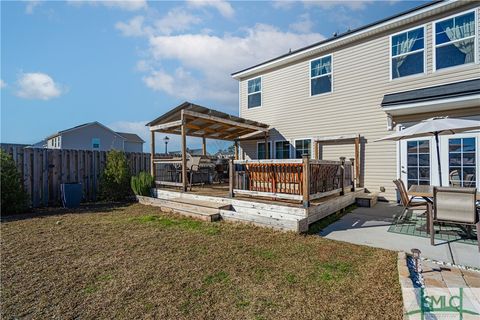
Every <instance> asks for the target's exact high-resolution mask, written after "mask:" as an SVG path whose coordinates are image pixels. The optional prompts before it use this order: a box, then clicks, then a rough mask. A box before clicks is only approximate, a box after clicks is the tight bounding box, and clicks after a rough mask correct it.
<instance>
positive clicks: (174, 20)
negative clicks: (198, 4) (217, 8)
mask: <svg viewBox="0 0 480 320" xmlns="http://www.w3.org/2000/svg"><path fill="white" fill-rule="evenodd" d="M201 21H202V20H201V19H200V18H199V17H197V16H194V15H192V14H190V13H188V12H186V11H185V10H183V9H180V8H175V9H173V10H170V11H169V12H168V13H167V15H166V16H164V17H163V18H161V19H159V20H157V21H155V23H154V26H155V29H156V30H157V31H158V32H159V33H161V34H171V33H173V32H175V31H185V30H188V29H189V28H190V27H191V26H192V25H194V24H198V23H200V22H201Z"/></svg>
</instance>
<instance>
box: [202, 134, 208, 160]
mask: <svg viewBox="0 0 480 320" xmlns="http://www.w3.org/2000/svg"><path fill="white" fill-rule="evenodd" d="M202 155H204V156H206V155H207V138H205V137H202Z"/></svg>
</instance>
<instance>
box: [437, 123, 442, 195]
mask: <svg viewBox="0 0 480 320" xmlns="http://www.w3.org/2000/svg"><path fill="white" fill-rule="evenodd" d="M435 143H436V144H437V161H438V176H439V178H440V180H439V181H438V182H439V183H440V187H441V186H442V164H441V161H440V145H439V143H438V132H435Z"/></svg>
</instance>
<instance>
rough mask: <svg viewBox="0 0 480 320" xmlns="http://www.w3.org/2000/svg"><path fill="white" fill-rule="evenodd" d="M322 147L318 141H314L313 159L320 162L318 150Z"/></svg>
mask: <svg viewBox="0 0 480 320" xmlns="http://www.w3.org/2000/svg"><path fill="white" fill-rule="evenodd" d="M319 147H320V143H319V142H318V141H316V140H314V141H313V159H316V160H318V159H319V158H318V151H319V150H318V149H319Z"/></svg>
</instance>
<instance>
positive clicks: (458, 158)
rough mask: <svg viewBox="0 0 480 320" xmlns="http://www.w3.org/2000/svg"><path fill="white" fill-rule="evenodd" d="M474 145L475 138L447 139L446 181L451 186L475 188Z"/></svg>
mask: <svg viewBox="0 0 480 320" xmlns="http://www.w3.org/2000/svg"><path fill="white" fill-rule="evenodd" d="M475 144H476V141H475V138H458V139H448V180H449V181H450V185H451V186H453V187H475V186H476V165H477V163H476V160H475V158H476V148H475Z"/></svg>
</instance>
